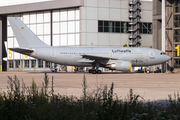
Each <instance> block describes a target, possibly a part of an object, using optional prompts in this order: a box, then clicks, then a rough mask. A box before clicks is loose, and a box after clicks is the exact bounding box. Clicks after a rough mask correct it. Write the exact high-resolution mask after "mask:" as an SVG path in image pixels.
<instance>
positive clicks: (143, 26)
mask: <svg viewBox="0 0 180 120" xmlns="http://www.w3.org/2000/svg"><path fill="white" fill-rule="evenodd" d="M129 28H130V25H129V22H123V21H102V20H99V21H98V32H110V33H128V29H129ZM139 31H140V33H142V34H152V23H139Z"/></svg>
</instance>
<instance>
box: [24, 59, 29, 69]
mask: <svg viewBox="0 0 180 120" xmlns="http://www.w3.org/2000/svg"><path fill="white" fill-rule="evenodd" d="M24 68H29V60H24Z"/></svg>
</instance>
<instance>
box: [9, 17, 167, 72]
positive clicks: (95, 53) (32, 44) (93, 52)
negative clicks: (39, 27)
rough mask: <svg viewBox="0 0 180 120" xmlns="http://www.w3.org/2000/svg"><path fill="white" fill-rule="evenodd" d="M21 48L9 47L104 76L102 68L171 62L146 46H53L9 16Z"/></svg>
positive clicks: (38, 57) (111, 68)
mask: <svg viewBox="0 0 180 120" xmlns="http://www.w3.org/2000/svg"><path fill="white" fill-rule="evenodd" d="M8 20H9V23H10V25H11V27H12V30H13V32H14V34H15V36H16V39H17V42H18V44H19V46H20V47H15V48H9V49H10V50H12V51H14V52H18V53H21V54H25V55H28V56H31V57H34V58H37V59H42V60H45V61H49V62H53V63H57V64H61V65H69V66H84V67H85V66H86V67H90V66H91V67H92V69H90V70H89V73H93V74H96V73H97V74H100V73H101V72H102V71H101V70H99V67H104V68H109V69H110V70H117V71H131V68H132V67H136V66H139V67H142V66H152V65H157V64H161V63H165V62H167V61H169V60H170V59H171V57H170V56H168V55H166V54H165V53H164V52H163V51H160V50H157V49H153V48H143V47H70V46H64V47H62V46H60V47H53V46H50V45H47V44H45V43H44V42H43V41H41V40H40V39H39V38H38V37H37V36H36V35H35V34H34V33H33V32H32V31H31V30H30V29H29V28H28V27H27V26H26V25H25V24H24V23H23V22H22V21H21V20H20V19H19V18H18V17H8Z"/></svg>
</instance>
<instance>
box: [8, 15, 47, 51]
mask: <svg viewBox="0 0 180 120" xmlns="http://www.w3.org/2000/svg"><path fill="white" fill-rule="evenodd" d="M8 20H9V23H10V25H11V27H12V30H13V32H14V34H15V36H16V39H17V42H18V44H19V46H20V47H25V48H31V47H46V46H49V45H47V44H45V43H44V42H43V41H41V40H40V39H39V38H38V37H37V36H36V35H35V34H34V33H33V32H32V31H31V30H30V29H29V28H28V27H27V26H26V25H25V24H24V23H23V22H22V21H21V20H20V19H19V18H18V17H8Z"/></svg>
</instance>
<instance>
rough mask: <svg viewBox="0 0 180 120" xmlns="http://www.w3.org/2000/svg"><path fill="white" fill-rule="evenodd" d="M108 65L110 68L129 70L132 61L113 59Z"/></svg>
mask: <svg viewBox="0 0 180 120" xmlns="http://www.w3.org/2000/svg"><path fill="white" fill-rule="evenodd" d="M108 67H109V69H110V70H118V71H131V68H132V62H130V61H114V62H113V63H111V64H110V65H109V66H108Z"/></svg>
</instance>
